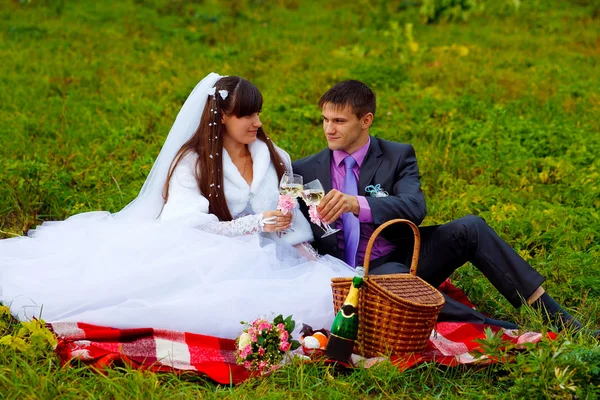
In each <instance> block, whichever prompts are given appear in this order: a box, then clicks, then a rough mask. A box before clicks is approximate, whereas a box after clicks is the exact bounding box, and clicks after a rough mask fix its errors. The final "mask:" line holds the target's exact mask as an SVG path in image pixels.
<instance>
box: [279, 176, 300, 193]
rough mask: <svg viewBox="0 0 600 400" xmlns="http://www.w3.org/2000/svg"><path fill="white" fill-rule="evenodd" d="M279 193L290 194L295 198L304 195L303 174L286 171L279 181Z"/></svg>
mask: <svg viewBox="0 0 600 400" xmlns="http://www.w3.org/2000/svg"><path fill="white" fill-rule="evenodd" d="M279 194H281V195H285V194H289V195H290V196H292V197H293V198H295V199H296V198H299V197H301V196H302V175H298V174H290V173H289V172H284V173H283V175H282V176H281V180H280V181H279Z"/></svg>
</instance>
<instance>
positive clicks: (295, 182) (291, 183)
mask: <svg viewBox="0 0 600 400" xmlns="http://www.w3.org/2000/svg"><path fill="white" fill-rule="evenodd" d="M302 182H303V180H302V175H298V174H292V173H290V172H287V171H286V172H284V173H283V175H282V176H281V180H280V181H279V194H280V195H281V196H283V195H286V194H287V195H290V196H291V197H292V198H293V199H297V198H299V197H301V196H302ZM295 217H296V207H294V208H292V220H293V219H294V218H295ZM286 232H294V229H292V228H288V229H286Z"/></svg>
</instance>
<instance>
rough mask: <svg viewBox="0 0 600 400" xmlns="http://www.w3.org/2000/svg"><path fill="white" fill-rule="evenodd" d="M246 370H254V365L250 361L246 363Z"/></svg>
mask: <svg viewBox="0 0 600 400" xmlns="http://www.w3.org/2000/svg"><path fill="white" fill-rule="evenodd" d="M244 368H246V369H250V368H252V363H251V362H250V361H244Z"/></svg>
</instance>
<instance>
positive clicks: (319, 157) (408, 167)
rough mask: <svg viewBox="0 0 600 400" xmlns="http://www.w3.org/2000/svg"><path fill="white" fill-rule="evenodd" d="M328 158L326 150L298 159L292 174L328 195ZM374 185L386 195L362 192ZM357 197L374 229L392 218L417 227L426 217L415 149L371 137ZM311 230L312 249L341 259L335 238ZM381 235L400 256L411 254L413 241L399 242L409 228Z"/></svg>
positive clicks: (396, 227)
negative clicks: (317, 183) (317, 184)
mask: <svg viewBox="0 0 600 400" xmlns="http://www.w3.org/2000/svg"><path fill="white" fill-rule="evenodd" d="M331 157H332V151H331V150H329V149H328V148H327V149H324V150H322V151H321V152H319V153H317V154H314V155H312V156H309V157H306V158H303V159H300V160H297V161H295V162H294V163H293V169H294V173H296V174H300V175H302V176H303V178H304V183H308V182H310V181H312V180H314V179H319V180H320V181H321V183H322V184H323V187H324V189H325V193H328V192H329V191H330V190H331ZM377 184H379V185H381V188H382V189H383V190H385V191H386V192H388V194H389V196H387V197H371V196H369V194H368V193H366V192H365V188H366V187H367V186H369V185H377ZM358 194H359V195H361V196H366V199H367V202H368V203H369V206H370V208H371V212H372V214H373V224H374V226H375V227H377V226H379V225H381V224H383V223H384V222H386V221H389V220H390V219H395V218H404V219H408V220H410V221H412V222H414V223H415V224H417V225H419V224H420V223H421V222H422V221H423V219H424V218H425V215H426V213H427V207H426V206H425V197H424V196H423V192H422V191H421V182H420V175H419V168H418V167H417V158H416V156H415V150H414V148H413V147H412V146H411V145H410V144H403V143H396V142H390V141H387V140H383V139H378V138H375V137H373V136H371V144H370V146H369V150H368V152H367V155H366V157H365V159H364V161H363V164H362V166H361V168H360V174H359V182H358ZM302 211H303V212H304V213H305V215H307V210H306V207H302ZM307 218H308V215H307ZM311 227H312V229H313V233H314V237H315V241H314V242H313V246H314V247H315V248H316V249H317V251H318V252H319V253H321V254H330V255H332V256H335V257H338V258H341V259H343V258H344V256H343V254H341V253H340V252H339V251H338V246H337V238H336V235H330V236H327V237H325V238H321V236H322V235H323V231H322V230H321V229H320V228H319V227H317V226H316V225H314V224H311ZM382 236H383V237H385V238H386V239H388V240H390V241H392V242H393V243H394V244H396V245H398V246H399V248H398V251H400V252H401V253H405V252H406V251H409V252H410V251H412V240H407V241H404V240H400V239H403V238H409V237H412V231H410V229H408V227H406V226H400V225H392V226H390V227H388V228H386V229H385V230H384V231H383V232H382ZM404 247H406V248H404Z"/></svg>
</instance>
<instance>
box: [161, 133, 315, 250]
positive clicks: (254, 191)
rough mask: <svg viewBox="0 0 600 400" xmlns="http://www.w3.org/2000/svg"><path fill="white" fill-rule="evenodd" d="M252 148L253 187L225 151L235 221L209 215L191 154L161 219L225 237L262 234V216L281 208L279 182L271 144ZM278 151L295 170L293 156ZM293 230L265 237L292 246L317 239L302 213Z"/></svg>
mask: <svg viewBox="0 0 600 400" xmlns="http://www.w3.org/2000/svg"><path fill="white" fill-rule="evenodd" d="M248 148H249V150H250V154H251V155H252V163H253V167H252V170H253V176H254V178H253V181H252V185H250V186H248V183H247V182H246V181H245V180H244V178H243V177H242V175H241V174H240V172H239V171H238V169H237V167H236V166H235V165H234V164H233V162H232V161H231V157H229V154H228V153H227V151H226V150H225V149H223V178H224V182H223V185H224V187H223V190H224V192H225V197H226V201H227V205H228V207H229V211H230V212H231V215H232V216H233V221H225V222H220V221H219V220H218V219H217V217H216V216H215V215H214V214H209V213H208V199H207V198H206V197H204V196H203V195H202V193H200V189H199V188H198V184H197V183H196V178H195V176H194V169H195V164H196V160H197V157H198V156H197V154H188V155H187V156H186V157H184V158H183V159H182V160H181V161H180V162H179V164H178V165H177V167H176V168H175V171H174V172H173V175H172V177H171V180H170V182H169V199H168V201H167V203H166V204H165V206H164V207H163V210H162V213H161V215H160V219H161V220H162V221H172V222H176V223H180V224H184V225H186V226H191V227H197V228H198V229H202V230H205V231H208V232H212V233H216V234H220V235H225V236H239V235H245V234H253V233H258V232H262V213H263V212H265V211H270V210H275V209H276V208H277V200H278V197H279V180H278V178H277V172H276V171H275V167H274V166H273V163H272V162H271V157H270V154H269V148H268V147H267V145H266V144H265V143H264V142H263V141H261V140H260V139H257V140H256V141H255V142H253V143H252V144H250V145H249V146H248ZM277 150H278V152H279V155H280V156H281V158H282V160H283V162H284V163H285V164H286V165H285V166H286V168H287V169H288V170H290V171H291V160H290V156H289V155H288V154H287V153H286V152H285V151H283V150H281V149H279V148H277ZM248 210H251V211H252V214H251V215H247V216H243V217H240V214H242V213H243V212H244V211H246V213H247V212H248ZM292 228H293V229H294V231H293V232H289V233H285V234H284V235H282V236H281V238H280V237H278V236H277V235H276V234H267V233H262V235H266V236H268V237H269V238H270V239H273V240H275V241H284V242H286V243H288V244H291V245H295V244H298V243H303V242H310V241H312V240H313V236H312V231H311V229H310V225H309V223H308V221H307V220H306V218H304V216H303V215H302V213H301V212H296V213H295V217H294V222H293V225H292Z"/></svg>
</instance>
